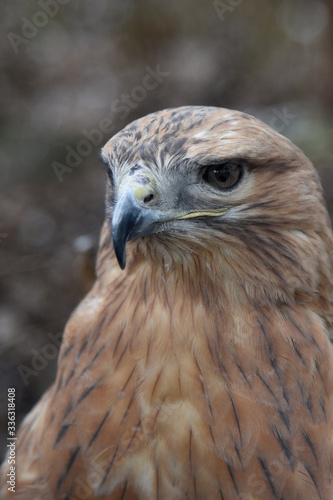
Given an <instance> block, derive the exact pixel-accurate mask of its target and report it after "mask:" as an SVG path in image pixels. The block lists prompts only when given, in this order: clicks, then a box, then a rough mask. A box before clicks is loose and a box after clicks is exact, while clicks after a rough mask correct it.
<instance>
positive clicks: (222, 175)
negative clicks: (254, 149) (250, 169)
mask: <svg viewBox="0 0 333 500" xmlns="http://www.w3.org/2000/svg"><path fill="white" fill-rule="evenodd" d="M243 173H244V165H243V162H240V161H237V160H228V161H225V162H222V163H214V164H213V165H207V166H206V167H205V169H204V172H203V176H202V178H203V180H204V181H205V182H207V183H208V184H210V185H211V186H213V187H215V188H218V189H222V190H228V189H230V188H233V187H234V186H236V184H238V182H239V181H240V179H241V178H242V176H243Z"/></svg>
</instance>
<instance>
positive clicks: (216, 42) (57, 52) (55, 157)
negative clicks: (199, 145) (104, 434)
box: [0, 0, 333, 452]
mask: <svg viewBox="0 0 333 500" xmlns="http://www.w3.org/2000/svg"><path fill="white" fill-rule="evenodd" d="M332 5H333V3H332V2H331V1H330V0H326V1H325V0H284V1H276V0H265V1H264V0H261V1H260V0H259V1H255V0H218V1H208V2H207V1H206V2H204V1H199V0H191V1H190V0H183V1H182V2H179V1H178V0H169V1H168V2H161V1H160V2H158V1H157V0H141V1H140V2H138V1H136V2H135V1H134V0H122V1H121V2H120V1H118V0H113V1H110V0H95V1H94V2H93V1H87V0H81V1H79V0H39V1H35V0H31V1H30V2H21V1H19V0H11V2H8V3H7V5H6V6H4V4H3V5H2V6H1V9H2V13H1V24H2V39H1V52H2V54H1V55H2V57H1V60H0V64H1V73H0V75H1V76H0V78H1V96H0V99H1V101H2V102H1V103H2V114H1V121H0V127H1V132H2V133H1V139H0V141H1V142H0V149H1V166H0V182H1V193H0V214H1V222H0V253H1V256H0V297H1V305H0V342H1V345H0V363H1V364H0V372H1V373H0V381H1V386H0V431H1V434H0V439H1V441H0V444H1V446H2V450H3V449H4V444H5V438H6V437H7V434H6V426H7V418H6V412H7V407H6V400H7V388H8V387H15V388H16V395H17V400H16V402H17V422H19V421H20V420H21V419H22V417H23V415H24V414H25V413H26V412H27V411H28V410H29V409H30V407H31V406H32V405H33V404H34V402H35V401H36V400H37V399H38V398H39V397H40V395H41V394H42V392H43V391H44V390H45V389H46V388H47V386H48V385H49V384H50V383H51V382H52V380H53V378H54V374H55V366H56V355H57V351H58V344H59V337H60V335H61V332H62V330H63V327H64V324H65V322H66V320H67V318H68V316H69V314H70V313H71V311H72V310H73V308H74V307H75V305H76V304H77V303H78V302H79V301H80V299H81V298H82V297H83V295H84V294H85V293H86V291H87V290H88V289H89V286H90V285H91V281H92V279H93V259H94V254H95V251H96V245H97V241H98V235H99V229H100V226H101V223H102V220H103V198H104V182H105V173H104V171H103V168H102V167H101V165H99V162H98V159H97V158H98V151H99V148H100V145H102V144H103V143H104V142H106V140H107V139H108V138H109V136H110V135H112V133H114V132H116V131H117V130H119V129H121V128H122V127H123V126H125V125H126V124H127V123H128V122H130V121H131V120H133V119H135V118H137V117H139V116H142V115H144V114H146V113H148V112H151V111H155V110H158V109H162V108H166V107H172V106H180V105H184V104H203V105H215V106H223V107H230V108H236V109H240V110H245V111H248V112H250V113H252V114H254V115H255V116H257V117H259V118H261V119H263V120H264V121H266V122H267V123H269V124H270V125H272V126H273V127H275V128H277V129H278V130H279V131H281V133H282V134H284V135H286V136H288V137H289V138H291V139H292V140H293V141H294V142H295V143H296V144H297V145H299V146H300V147H301V148H302V149H303V150H304V151H305V153H306V154H307V155H308V156H309V157H310V158H311V159H312V161H313V163H314V164H315V165H316V167H317V168H318V170H319V172H320V175H321V176H322V179H323V184H324V189H325V194H326V198H327V202H328V205H329V209H330V212H331V214H332V213H333V159H332V142H333V141H332V139H333V126H332V125H333V94H332V80H333V78H332V76H333V23H332V17H333V7H332ZM154 72H155V73H154ZM156 73H157V74H159V75H160V76H158V75H157V76H156ZM152 74H153V75H154V74H155V77H153V76H148V75H152ZM92 129H94V132H92ZM111 129H112V131H111ZM108 130H109V131H108ZM87 136H88V138H90V142H89V140H88V138H87ZM82 141H85V142H82ZM92 142H94V143H95V144H92ZM71 148H72V149H71ZM73 150H74V151H75V152H76V154H73ZM69 151H71V152H72V153H71V155H70V156H69V157H67V159H66V155H67V154H68V152H69ZM55 162H57V163H55ZM70 162H72V163H70ZM75 165H76V166H75ZM0 452H1V450H0Z"/></svg>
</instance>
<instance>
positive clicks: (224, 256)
mask: <svg viewBox="0 0 333 500" xmlns="http://www.w3.org/2000/svg"><path fill="white" fill-rule="evenodd" d="M102 156H103V159H104V161H105V162H106V163H107V164H108V169H109V180H108V186H107V195H106V205H107V209H106V222H105V223H104V226H103V229H102V235H101V242H100V249H99V255H98V259H97V279H96V282H95V284H94V286H93V288H92V290H91V291H90V293H89V294H88V295H87V297H86V298H85V299H84V300H83V302H82V303H81V304H80V305H79V306H78V308H77V309H76V310H75V312H74V313H73V315H72V316H71V318H70V319H69V321H68V324H67V326H66V329H65V333H64V340H63V344H62V348H61V352H60V355H59V364H58V373H57V378H56V381H55V383H54V385H53V386H52V387H51V388H50V390H49V391H48V392H47V393H46V394H45V395H44V397H43V398H42V399H41V401H40V402H39V403H38V404H37V405H36V406H35V408H34V409H33V410H32V411H31V413H30V414H29V415H28V416H27V417H26V419H25V421H24V422H23V424H22V426H21V429H20V431H19V435H18V441H17V450H16V451H17V465H16V470H17V484H16V496H15V498H17V499H25V500H30V499H31V500H39V499H40V500H41V499H43V500H49V499H50V500H51V499H57V500H60V499H66V500H74V499H93V498H101V499H105V500H116V499H117V500H118V499H119V500H120V499H123V500H154V499H156V500H166V499H168V500H169V499H179V500H182V499H193V500H217V499H219V500H231V499H241V500H250V499H251V500H254V499H256V500H259V499H265V500H270V499H284V500H292V499H299V500H306V499H309V500H310V499H311V500H316V499H321V500H328V499H332V498H333V484H332V477H333V473H332V450H333V443H332V437H333V351H332V346H331V343H330V339H329V331H330V328H331V323H332V320H333V305H332V297H333V294H332V291H333V290H332V289H333V262H332V248H333V244H332V232H331V228H330V222H329V218H328V214H327V211H326V208H325V205H324V202H323V197H322V192H321V187H320V183H319V180H318V176H317V173H316V171H315V169H314V168H313V166H312V165H311V163H310V161H309V160H308V159H307V158H306V157H305V156H304V154H303V153H302V152H301V151H300V150H299V149H298V148H296V147H295V146H294V145H293V144H291V143H290V141H288V140H287V139H286V138H284V137H282V136H280V135H279V134H278V133H276V132H275V131H273V130H272V129H270V128H269V127H268V126H266V125H264V124H263V123H261V122H260V121H258V120H256V119H255V118H252V117H250V116H248V115H246V114H243V113H240V112H236V111H229V110H225V109H218V108H205V107H184V108H178V109H171V110H166V111H161V112H158V113H154V114H151V115H148V116H146V117H144V118H142V119H139V120H137V121H135V122H134V123H132V124H130V125H128V126H127V127H126V128H125V129H124V130H122V131H121V132H119V133H118V134H117V135H116V136H114V137H113V138H112V139H111V140H110V141H109V142H108V143H107V144H106V146H105V147H104V149H103V151H102ZM111 225H112V231H111ZM126 242H127V243H126ZM125 245H126V254H127V255H126V266H125ZM113 246H114V248H115V251H116V253H115V251H114V249H113ZM117 259H118V262H119V264H120V266H121V267H124V270H121V268H120V266H119V265H118V262H117ZM2 471H3V479H2V481H3V495H4V498H7V496H6V484H5V474H6V472H7V468H6V462H5V463H4V466H3V469H2ZM10 495H12V493H9V494H8V498H11V496H10Z"/></svg>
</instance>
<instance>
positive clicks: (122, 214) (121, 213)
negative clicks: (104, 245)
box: [112, 190, 161, 269]
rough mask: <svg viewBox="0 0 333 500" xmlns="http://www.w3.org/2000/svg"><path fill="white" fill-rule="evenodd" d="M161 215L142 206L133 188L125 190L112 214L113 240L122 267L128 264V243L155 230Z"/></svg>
mask: <svg viewBox="0 0 333 500" xmlns="http://www.w3.org/2000/svg"><path fill="white" fill-rule="evenodd" d="M157 222H161V219H160V217H158V215H157V214H156V213H155V212H154V211H153V210H152V209H150V208H146V207H144V206H142V205H141V204H140V202H139V200H138V199H137V197H136V196H135V195H134V193H133V192H132V191H131V190H126V191H125V192H123V193H122V194H121V195H120V197H119V199H118V201H117V203H116V206H115V209H114V212H113V216H112V240H113V247H114V251H115V254H116V257H117V260H118V263H119V266H120V267H121V269H125V266H126V251H125V247H126V243H127V241H130V240H133V239H135V238H138V237H140V236H144V235H145V234H150V233H152V232H153V231H154V228H155V226H156V223H157Z"/></svg>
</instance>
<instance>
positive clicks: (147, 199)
mask: <svg viewBox="0 0 333 500" xmlns="http://www.w3.org/2000/svg"><path fill="white" fill-rule="evenodd" d="M153 199H154V195H153V193H150V194H148V196H146V197H145V198H143V202H144V203H149V202H150V201H152V200H153Z"/></svg>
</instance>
